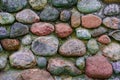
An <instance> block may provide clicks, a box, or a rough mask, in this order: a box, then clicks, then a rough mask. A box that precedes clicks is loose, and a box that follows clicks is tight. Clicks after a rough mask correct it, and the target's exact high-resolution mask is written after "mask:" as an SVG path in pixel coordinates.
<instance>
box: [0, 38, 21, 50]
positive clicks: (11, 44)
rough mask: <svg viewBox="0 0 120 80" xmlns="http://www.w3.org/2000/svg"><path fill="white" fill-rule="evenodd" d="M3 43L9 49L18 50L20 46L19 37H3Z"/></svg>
mask: <svg viewBox="0 0 120 80" xmlns="http://www.w3.org/2000/svg"><path fill="white" fill-rule="evenodd" d="M1 44H2V46H3V48H4V49H5V50H8V51H14V50H18V49H19V47H20V42H19V40H17V39H3V40H1Z"/></svg>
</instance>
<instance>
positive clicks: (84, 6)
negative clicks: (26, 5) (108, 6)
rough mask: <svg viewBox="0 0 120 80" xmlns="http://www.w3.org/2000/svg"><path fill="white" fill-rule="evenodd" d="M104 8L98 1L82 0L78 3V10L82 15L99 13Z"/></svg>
mask: <svg viewBox="0 0 120 80" xmlns="http://www.w3.org/2000/svg"><path fill="white" fill-rule="evenodd" d="M101 7H102V5H101V3H100V2H99V1H98V0H92V1H90V0H80V1H78V4H77V8H78V10H79V11H80V12H82V13H92V12H95V11H98V10H99V9H100V8H101Z"/></svg>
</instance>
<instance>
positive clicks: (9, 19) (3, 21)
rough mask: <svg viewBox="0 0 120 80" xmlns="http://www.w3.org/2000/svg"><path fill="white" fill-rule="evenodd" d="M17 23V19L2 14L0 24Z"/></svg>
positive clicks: (0, 13) (4, 13)
mask: <svg viewBox="0 0 120 80" xmlns="http://www.w3.org/2000/svg"><path fill="white" fill-rule="evenodd" d="M14 21H15V17H14V16H13V15H12V14H10V13H7V12H0V24H2V25H5V24H12V23H13V22H14Z"/></svg>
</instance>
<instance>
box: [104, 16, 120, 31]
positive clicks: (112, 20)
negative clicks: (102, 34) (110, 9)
mask: <svg viewBox="0 0 120 80" xmlns="http://www.w3.org/2000/svg"><path fill="white" fill-rule="evenodd" d="M103 24H104V25H105V26H106V27H107V28H111V29H120V19H119V18H116V17H106V18H104V19H103Z"/></svg>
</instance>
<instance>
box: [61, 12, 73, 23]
mask: <svg viewBox="0 0 120 80" xmlns="http://www.w3.org/2000/svg"><path fill="white" fill-rule="evenodd" d="M70 17H71V12H70V11H68V10H63V11H62V12H61V13H60V20H61V21H69V19H70Z"/></svg>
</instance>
